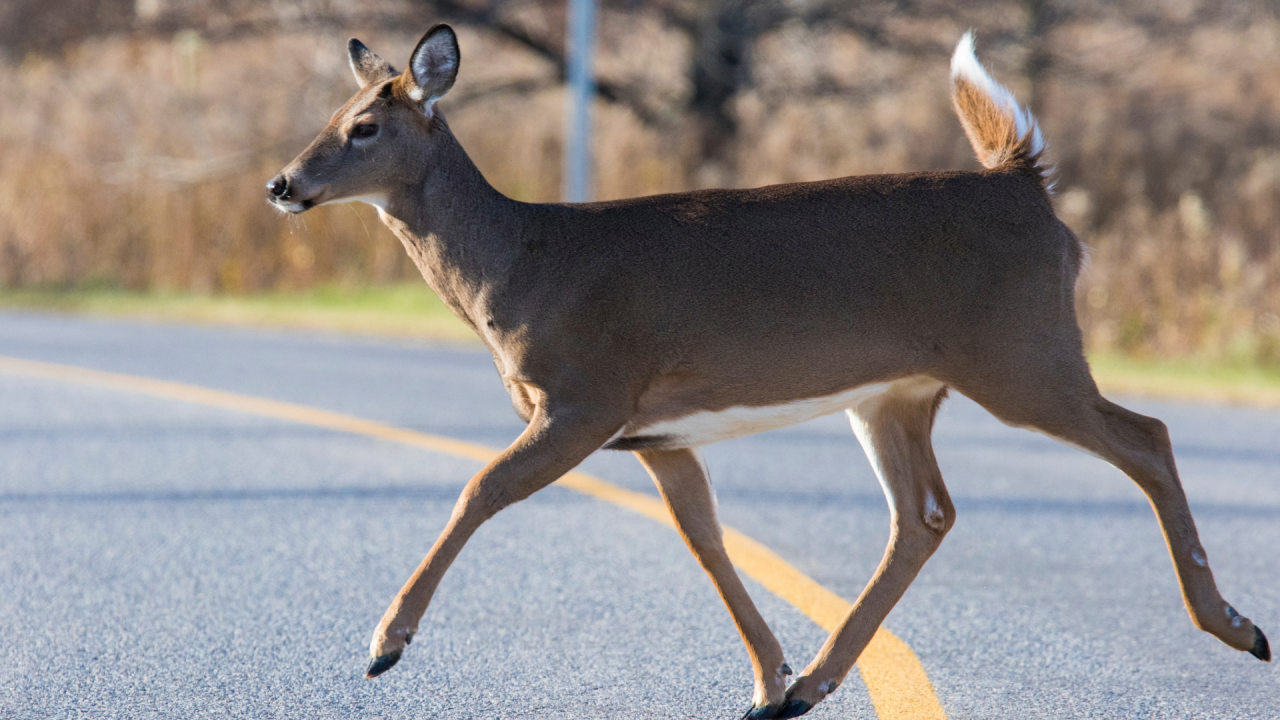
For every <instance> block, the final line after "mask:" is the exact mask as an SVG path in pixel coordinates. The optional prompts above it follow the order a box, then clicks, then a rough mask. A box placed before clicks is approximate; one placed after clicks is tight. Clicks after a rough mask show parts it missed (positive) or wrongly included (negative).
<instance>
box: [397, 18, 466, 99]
mask: <svg viewBox="0 0 1280 720" xmlns="http://www.w3.org/2000/svg"><path fill="white" fill-rule="evenodd" d="M460 59H461V57H460V56H459V54H458V36H457V35H455V34H454V33H453V28H451V27H449V26H448V25H436V26H435V27H433V28H431V29H430V30H428V31H427V34H426V35H423V36H422V39H421V40H419V41H418V47H416V48H414V50H413V55H412V56H411V57H410V58H409V67H408V68H407V69H405V71H404V74H405V79H406V80H408V83H409V97H410V98H412V99H413V100H414V101H416V102H419V103H422V111H423V112H424V113H426V114H427V115H430V114H431V113H432V111H433V110H434V109H435V104H436V101H437V100H439V99H440V98H442V97H444V94H445V93H447V92H449V88H451V87H453V81H454V80H455V79H457V77H458V63H459V61H460Z"/></svg>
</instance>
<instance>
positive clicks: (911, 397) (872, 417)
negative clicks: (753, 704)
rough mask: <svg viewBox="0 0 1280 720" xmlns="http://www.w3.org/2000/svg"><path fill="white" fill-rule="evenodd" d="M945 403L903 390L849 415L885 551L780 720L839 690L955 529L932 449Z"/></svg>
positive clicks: (936, 386)
mask: <svg viewBox="0 0 1280 720" xmlns="http://www.w3.org/2000/svg"><path fill="white" fill-rule="evenodd" d="M945 395H946V388H945V387H944V386H943V385H942V384H941V383H938V382H934V381H924V382H914V383H903V384H900V385H898V386H895V387H894V388H891V389H890V390H889V391H888V392H887V393H885V394H884V395H879V396H877V397H874V398H871V399H869V400H867V401H865V402H863V403H862V404H860V405H858V406H857V407H855V408H852V409H850V410H849V411H848V413H849V419H850V422H851V423H852V425H853V430H854V433H855V434H856V435H857V436H858V440H859V441H860V442H861V443H862V447H863V449H864V450H866V453H867V457H868V458H869V459H870V460H871V464H872V466H873V467H874V468H875V472H876V476H877V477H878V478H879V479H880V484H881V485H882V486H883V487H884V492H885V496H886V499H888V501H889V508H890V512H891V518H892V521H891V529H890V534H889V544H888V547H886V548H885V553H884V558H883V559H882V560H881V561H880V567H879V568H878V569H877V570H876V572H875V575H874V576H872V578H871V581H870V582H869V583H868V584H867V587H866V589H864V590H863V591H862V595H860V596H859V597H858V600H857V602H855V603H854V605H853V609H852V610H851V611H850V612H849V614H848V616H846V617H845V619H844V621H843V622H842V623H841V624H840V627H839V628H837V629H836V631H835V632H833V633H832V634H831V637H829V638H827V641H826V643H825V644H823V646H822V649H821V650H819V651H818V655H817V656H816V657H815V658H814V659H813V662H811V663H809V666H808V667H806V668H805V669H804V672H803V673H801V674H800V677H799V678H798V679H797V680H796V682H795V684H794V685H792V686H791V689H790V690H789V691H788V692H787V705H786V706H785V709H784V712H783V713H782V714H780V715H778V717H784V718H789V717H797V716H799V715H803V714H804V713H806V712H808V711H809V709H810V708H812V707H813V706H814V705H816V704H817V703H818V702H819V701H820V700H822V699H823V698H824V697H826V696H827V695H829V694H830V693H831V692H832V691H833V690H835V689H836V687H837V686H839V685H840V683H841V681H843V680H844V677H845V675H847V674H849V670H850V669H852V668H853V664H854V663H855V662H856V661H857V659H858V656H859V655H861V654H862V651H863V649H864V648H866V646H867V643H869V642H870V641H871V638H872V636H874V635H875V633H876V630H877V629H878V628H879V627H880V623H881V622H883V621H884V619H885V617H886V616H887V615H888V614H889V611H890V610H892V609H893V606H894V605H895V604H897V602H898V600H899V598H901V597H902V594H903V593H904V592H906V590H907V587H908V586H909V585H910V584H911V582H912V581H913V580H915V577H916V575H917V574H918V573H919V572H920V569H921V568H922V567H923V566H924V564H925V561H927V560H928V559H929V557H930V556H932V555H933V552H934V551H935V550H937V548H938V545H939V544H941V542H942V538H943V537H944V536H945V535H946V534H947V531H948V530H950V529H951V526H952V525H953V524H954V523H955V509H954V508H953V507H952V505H951V497H950V496H949V495H948V494H947V488H946V486H945V485H944V484H943V482H942V473H941V472H940V471H939V470H938V463H937V461H936V460H935V459H934V455H933V444H932V442H931V441H930V435H931V434H932V431H933V419H934V416H935V415H936V414H937V410H938V406H939V405H940V404H941V402H942V399H943V398H944V397H945Z"/></svg>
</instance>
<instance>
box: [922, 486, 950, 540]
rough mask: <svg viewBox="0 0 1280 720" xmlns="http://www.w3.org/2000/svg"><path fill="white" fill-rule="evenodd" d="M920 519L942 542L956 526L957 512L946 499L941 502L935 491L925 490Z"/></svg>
mask: <svg viewBox="0 0 1280 720" xmlns="http://www.w3.org/2000/svg"><path fill="white" fill-rule="evenodd" d="M920 519H921V520H922V521H923V522H924V526H925V527H927V528H929V529H930V530H932V531H933V532H934V533H935V534H936V535H937V537H938V539H939V540H941V539H942V537H943V536H944V535H946V534H947V531H948V530H950V529H951V526H952V525H954V524H955V521H956V511H955V508H953V507H952V506H951V503H950V502H949V501H947V500H946V499H945V498H944V499H943V501H942V502H939V500H938V496H937V495H935V494H934V493H933V491H931V490H925V492H924V504H923V506H922V508H921V512H920Z"/></svg>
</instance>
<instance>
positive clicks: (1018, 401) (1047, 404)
mask: <svg viewBox="0 0 1280 720" xmlns="http://www.w3.org/2000/svg"><path fill="white" fill-rule="evenodd" d="M1077 357H1078V358H1079V359H1078V360H1076V358H1077ZM1021 367H1022V368H1023V369H1022V370H1019V371H1014V372H1009V373H1007V374H1005V375H1003V378H1004V379H1005V381H1004V382H1003V383H1001V384H1000V385H996V384H994V383H993V384H991V385H989V386H985V387H983V386H978V387H975V388H972V393H971V389H970V388H966V387H963V386H961V385H957V389H958V390H960V391H961V392H963V393H965V394H966V395H969V396H970V397H971V398H973V399H974V400H976V401H977V402H978V403H979V404H981V405H983V406H984V407H985V408H986V409H987V410H989V411H990V412H991V413H992V414H994V415H995V416H996V417H998V418H1000V419H1001V420H1003V421H1004V422H1006V423H1008V424H1010V425H1014V426H1019V427H1030V428H1034V429H1036V430H1040V431H1042V432H1044V433H1046V434H1048V435H1051V436H1053V437H1055V438H1057V439H1059V440H1062V441H1064V442H1066V443H1069V444H1072V445H1075V446H1077V447H1080V448H1082V449H1084V450H1086V451H1088V452H1092V453H1094V454H1096V455H1098V456H1100V457H1102V458H1103V459H1104V460H1106V461H1108V462H1110V463H1111V464H1112V465H1115V466H1116V467H1117V468H1119V469H1120V470H1121V471H1122V472H1124V473H1125V474H1126V475H1128V476H1129V477H1130V478H1131V479H1132V480H1133V481H1134V482H1135V483H1137V485H1138V487H1139V488H1141V489H1142V491H1143V492H1144V493H1145V494H1146V496H1147V500H1148V501H1149V502H1150V503H1151V507H1152V509H1154V510H1155V514H1156V518H1157V519H1158V520H1159V523H1160V529H1161V531H1162V532H1163V533H1164V538H1165V542H1166V543H1167V544H1168V547H1169V554H1170V556H1171V557H1172V558H1173V567H1174V570H1175V571H1176V573H1177V576H1178V583H1179V584H1180V585H1181V588H1182V599H1183V602H1184V603H1185V605H1186V607H1187V612H1188V613H1189V614H1190V615H1191V621H1192V622H1193V623H1195V625H1196V627H1198V628H1200V629H1201V630H1205V631H1206V632H1208V633H1209V634H1211V635H1213V636H1214V637H1217V638H1218V639H1219V640H1221V641H1222V642H1224V643H1226V644H1227V645H1229V646H1231V647H1233V648H1235V649H1237V650H1243V651H1247V652H1249V653H1252V654H1253V655H1254V656H1255V657H1257V658H1258V659H1260V660H1264V661H1270V659H1271V651H1270V648H1269V646H1268V644H1267V638H1266V636H1265V635H1263V634H1262V631H1261V630H1259V629H1258V628H1256V627H1254V625H1253V623H1252V622H1251V621H1250V620H1249V619H1248V618H1246V617H1244V616H1242V615H1240V614H1239V613H1237V612H1236V610H1235V609H1234V608H1233V607H1231V605H1229V604H1227V602H1226V601H1225V600H1223V599H1222V595H1221V594H1219V592H1218V587H1217V584H1216V583H1215V582H1214V579H1213V572H1212V571H1211V570H1210V569H1209V560H1208V555H1207V554H1206V553H1205V550H1204V546H1202V545H1201V544H1200V537H1199V534H1198V533H1197V532H1196V524H1195V520H1194V519H1193V518H1192V517H1191V508H1190V507H1188V506H1187V496H1186V494H1185V493H1184V492H1183V489H1182V482H1181V481H1180V480H1179V479H1178V469H1177V466H1176V465H1175V463H1174V459H1173V447H1172V445H1171V443H1170V442H1169V432H1168V430H1167V429H1166V427H1165V425H1164V423H1162V422H1160V421H1159V420H1157V419H1155V418H1150V417H1146V416H1145V415H1139V414H1138V413H1135V412H1132V411H1130V410H1126V409H1125V408H1123V407H1121V406H1119V405H1116V404H1115V403H1113V402H1110V401H1109V400H1107V399H1106V398H1104V397H1102V395H1100V394H1099V393H1098V389H1097V386H1096V385H1095V384H1094V382H1093V378H1092V376H1091V375H1090V374H1089V368H1088V364H1087V363H1086V362H1085V359H1084V357H1083V356H1082V355H1079V354H1078V353H1075V354H1073V355H1072V356H1071V361H1070V362H1061V361H1057V362H1054V363H1053V367H1052V370H1051V371H1050V372H1036V368H1037V365H1036V364H1035V363H1033V362H1028V363H1022V364H1021ZM1011 378H1012V379H1014V382H1008V380H1009V379H1011Z"/></svg>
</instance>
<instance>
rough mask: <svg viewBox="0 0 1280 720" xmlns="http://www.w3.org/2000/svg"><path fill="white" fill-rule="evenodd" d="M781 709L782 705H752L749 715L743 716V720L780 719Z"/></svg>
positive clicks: (748, 711)
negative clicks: (779, 712)
mask: <svg viewBox="0 0 1280 720" xmlns="http://www.w3.org/2000/svg"><path fill="white" fill-rule="evenodd" d="M781 709H782V703H774V704H772V705H752V706H751V707H750V708H748V709H747V714H745V715H743V716H742V720H773V718H776V717H778V711H779V710H781Z"/></svg>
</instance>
